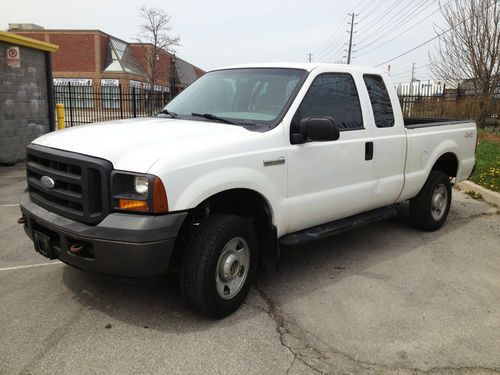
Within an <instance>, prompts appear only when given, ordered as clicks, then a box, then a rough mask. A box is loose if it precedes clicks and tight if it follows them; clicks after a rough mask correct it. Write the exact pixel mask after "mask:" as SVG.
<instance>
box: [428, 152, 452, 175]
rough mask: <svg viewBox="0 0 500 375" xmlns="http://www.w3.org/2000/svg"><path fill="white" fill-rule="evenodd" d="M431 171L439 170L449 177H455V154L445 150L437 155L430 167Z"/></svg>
mask: <svg viewBox="0 0 500 375" xmlns="http://www.w3.org/2000/svg"><path fill="white" fill-rule="evenodd" d="M432 170H433V171H441V172H444V173H446V174H447V175H448V176H449V177H456V176H457V172H458V160H457V157H456V156H455V154H453V153H451V152H447V153H446V154H443V155H441V156H440V157H439V159H438V160H437V161H436V162H435V163H434V166H433V167H432Z"/></svg>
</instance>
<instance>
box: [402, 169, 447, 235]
mask: <svg viewBox="0 0 500 375" xmlns="http://www.w3.org/2000/svg"><path fill="white" fill-rule="evenodd" d="M438 188H439V191H437V190H436V189H438ZM443 188H444V189H443ZM440 191H446V197H444V198H443V199H441V200H440V201H441V202H442V203H443V204H446V206H444V207H443V208H442V209H441V210H437V209H435V207H434V206H433V197H434V195H435V192H436V195H440V194H439V192H440ZM438 198H439V197H438ZM450 206H451V184H450V178H449V177H448V175H446V174H445V173H443V172H441V171H431V173H430V174H429V177H428V178H427V181H426V182H425V184H424V186H423V187H422V190H420V192H419V193H418V195H417V196H416V197H415V198H413V199H411V200H410V221H411V223H412V224H413V225H414V226H415V227H416V228H419V229H422V230H425V231H429V232H432V231H435V230H438V229H439V228H441V227H442V226H443V224H444V222H445V221H446V218H447V217H448V213H449V212H450ZM433 207H434V208H433ZM433 212H434V214H433Z"/></svg>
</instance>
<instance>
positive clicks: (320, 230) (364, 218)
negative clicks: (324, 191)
mask: <svg viewBox="0 0 500 375" xmlns="http://www.w3.org/2000/svg"><path fill="white" fill-rule="evenodd" d="M396 215H397V211H396V206H395V205H392V206H387V207H383V208H378V209H376V210H373V211H368V212H363V213H362V214H358V215H354V216H350V217H346V218H345V219H340V220H336V221H332V222H330V223H326V224H322V225H318V226H317V227H312V228H307V229H304V230H301V231H299V232H294V233H290V234H287V235H285V236H283V237H281V238H280V244H281V245H285V246H297V245H303V244H306V243H309V242H312V241H316V240H320V239H322V238H327V237H330V236H333V235H335V234H339V233H342V232H345V231H347V230H351V229H354V228H359V227H362V226H364V225H367V224H370V223H374V222H377V221H381V220H385V219H389V218H391V217H394V216H396Z"/></svg>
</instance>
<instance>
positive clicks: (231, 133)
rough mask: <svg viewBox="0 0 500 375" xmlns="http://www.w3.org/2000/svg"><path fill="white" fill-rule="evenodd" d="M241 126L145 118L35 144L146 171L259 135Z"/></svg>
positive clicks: (45, 137) (69, 130)
mask: <svg viewBox="0 0 500 375" xmlns="http://www.w3.org/2000/svg"><path fill="white" fill-rule="evenodd" d="M257 134H259V133H255V132H252V131H249V130H247V129H245V128H243V127H241V126H235V125H226V124H221V123H217V122H208V121H192V120H181V119H170V118H142V119H129V120H118V121H110V122H101V123H96V124H89V125H80V126H75V127H72V128H67V129H64V130H58V131H55V132H52V133H49V134H46V135H43V136H41V137H39V138H37V139H36V140H34V141H33V142H32V143H34V144H37V145H41V146H46V147H52V148H56V149H60V150H65V151H72V152H77V153H80V154H84V155H89V156H95V157H99V158H102V159H106V160H109V161H110V162H111V163H113V166H114V168H115V169H121V170H127V171H133V172H142V173H146V172H147V171H148V170H149V168H150V167H151V166H152V165H153V164H154V163H155V162H156V161H157V160H159V159H160V158H163V157H168V156H169V155H171V156H176V157H179V155H180V154H183V153H189V152H190V151H193V150H196V151H200V150H203V149H206V148H207V147H214V145H217V146H216V147H221V146H222V145H223V144H225V143H233V144H234V142H240V141H241V140H242V139H243V138H248V137H251V136H252V135H254V136H255V135H257Z"/></svg>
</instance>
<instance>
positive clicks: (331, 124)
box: [292, 117, 340, 144]
mask: <svg viewBox="0 0 500 375" xmlns="http://www.w3.org/2000/svg"><path fill="white" fill-rule="evenodd" d="M297 130H298V131H299V133H298V134H292V143H293V144H296V143H304V142H306V141H308V140H309V141H316V142H325V141H336V140H337V139H339V137H340V130H339V127H338V126H337V124H336V123H335V120H334V119H333V118H332V117H307V118H304V119H301V120H300V123H299V124H298V129H297Z"/></svg>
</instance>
